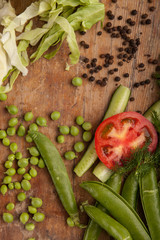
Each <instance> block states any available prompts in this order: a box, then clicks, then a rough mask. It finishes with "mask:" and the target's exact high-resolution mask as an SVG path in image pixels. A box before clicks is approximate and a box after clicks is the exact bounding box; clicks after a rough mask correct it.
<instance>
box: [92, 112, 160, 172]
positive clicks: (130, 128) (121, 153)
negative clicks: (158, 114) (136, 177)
mask: <svg viewBox="0 0 160 240" xmlns="http://www.w3.org/2000/svg"><path fill="white" fill-rule="evenodd" d="M146 142H149V143H150V145H149V146H148V150H149V151H151V152H153V151H154V150H155V149H156V146H157V143H158V136H157V132H156V130H155V128H154V126H153V125H152V123H151V122H150V121H149V120H147V119H146V118H145V117H143V116H142V115H141V114H139V113H137V112H124V113H120V114H116V115H114V116H112V117H110V118H107V119H106V120H104V121H103V122H102V123H101V124H100V125H99V127H98V128H97V130H96V133H95V147H96V152H97V155H98V157H99V159H100V160H101V161H102V162H103V163H104V164H105V165H106V166H107V167H108V168H110V169H113V168H114V167H115V165H123V161H125V160H126V159H128V157H129V156H130V154H131V152H132V151H133V150H134V149H136V148H141V147H143V146H144V145H145V143H146Z"/></svg>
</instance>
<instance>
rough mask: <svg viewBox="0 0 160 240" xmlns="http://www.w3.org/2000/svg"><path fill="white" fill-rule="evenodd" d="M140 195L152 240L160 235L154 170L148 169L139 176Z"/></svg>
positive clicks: (159, 209) (158, 206)
mask: <svg viewBox="0 0 160 240" xmlns="http://www.w3.org/2000/svg"><path fill="white" fill-rule="evenodd" d="M139 186H140V196H141V202H142V206H143V210H144V214H145V217H146V220H147V224H148V228H149V231H150V234H151V238H152V240H157V239H159V237H160V196H159V191H158V184H157V176H156V170H155V168H154V167H150V169H149V171H148V172H147V173H146V174H145V175H142V176H140V177H139Z"/></svg>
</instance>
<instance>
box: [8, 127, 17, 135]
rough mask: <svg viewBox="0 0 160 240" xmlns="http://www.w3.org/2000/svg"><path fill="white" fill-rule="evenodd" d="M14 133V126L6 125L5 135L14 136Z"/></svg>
mask: <svg viewBox="0 0 160 240" xmlns="http://www.w3.org/2000/svg"><path fill="white" fill-rule="evenodd" d="M15 133H16V129H15V128H14V127H8V128H7V135H8V136H14V135H15Z"/></svg>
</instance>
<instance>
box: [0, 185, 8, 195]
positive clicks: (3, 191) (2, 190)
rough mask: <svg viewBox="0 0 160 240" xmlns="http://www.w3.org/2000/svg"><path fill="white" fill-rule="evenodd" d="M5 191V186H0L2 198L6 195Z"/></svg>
mask: <svg viewBox="0 0 160 240" xmlns="http://www.w3.org/2000/svg"><path fill="white" fill-rule="evenodd" d="M7 190H8V188H7V186H6V185H2V186H1V193H2V195H3V196H4V195H5V194H6V192H7Z"/></svg>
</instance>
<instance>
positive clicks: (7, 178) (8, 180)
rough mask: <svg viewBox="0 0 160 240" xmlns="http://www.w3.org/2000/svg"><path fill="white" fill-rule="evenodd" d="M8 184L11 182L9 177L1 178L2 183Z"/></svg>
mask: <svg viewBox="0 0 160 240" xmlns="http://www.w3.org/2000/svg"><path fill="white" fill-rule="evenodd" d="M10 182H12V177H11V176H6V177H4V178H3V183H4V184H9V183H10Z"/></svg>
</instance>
